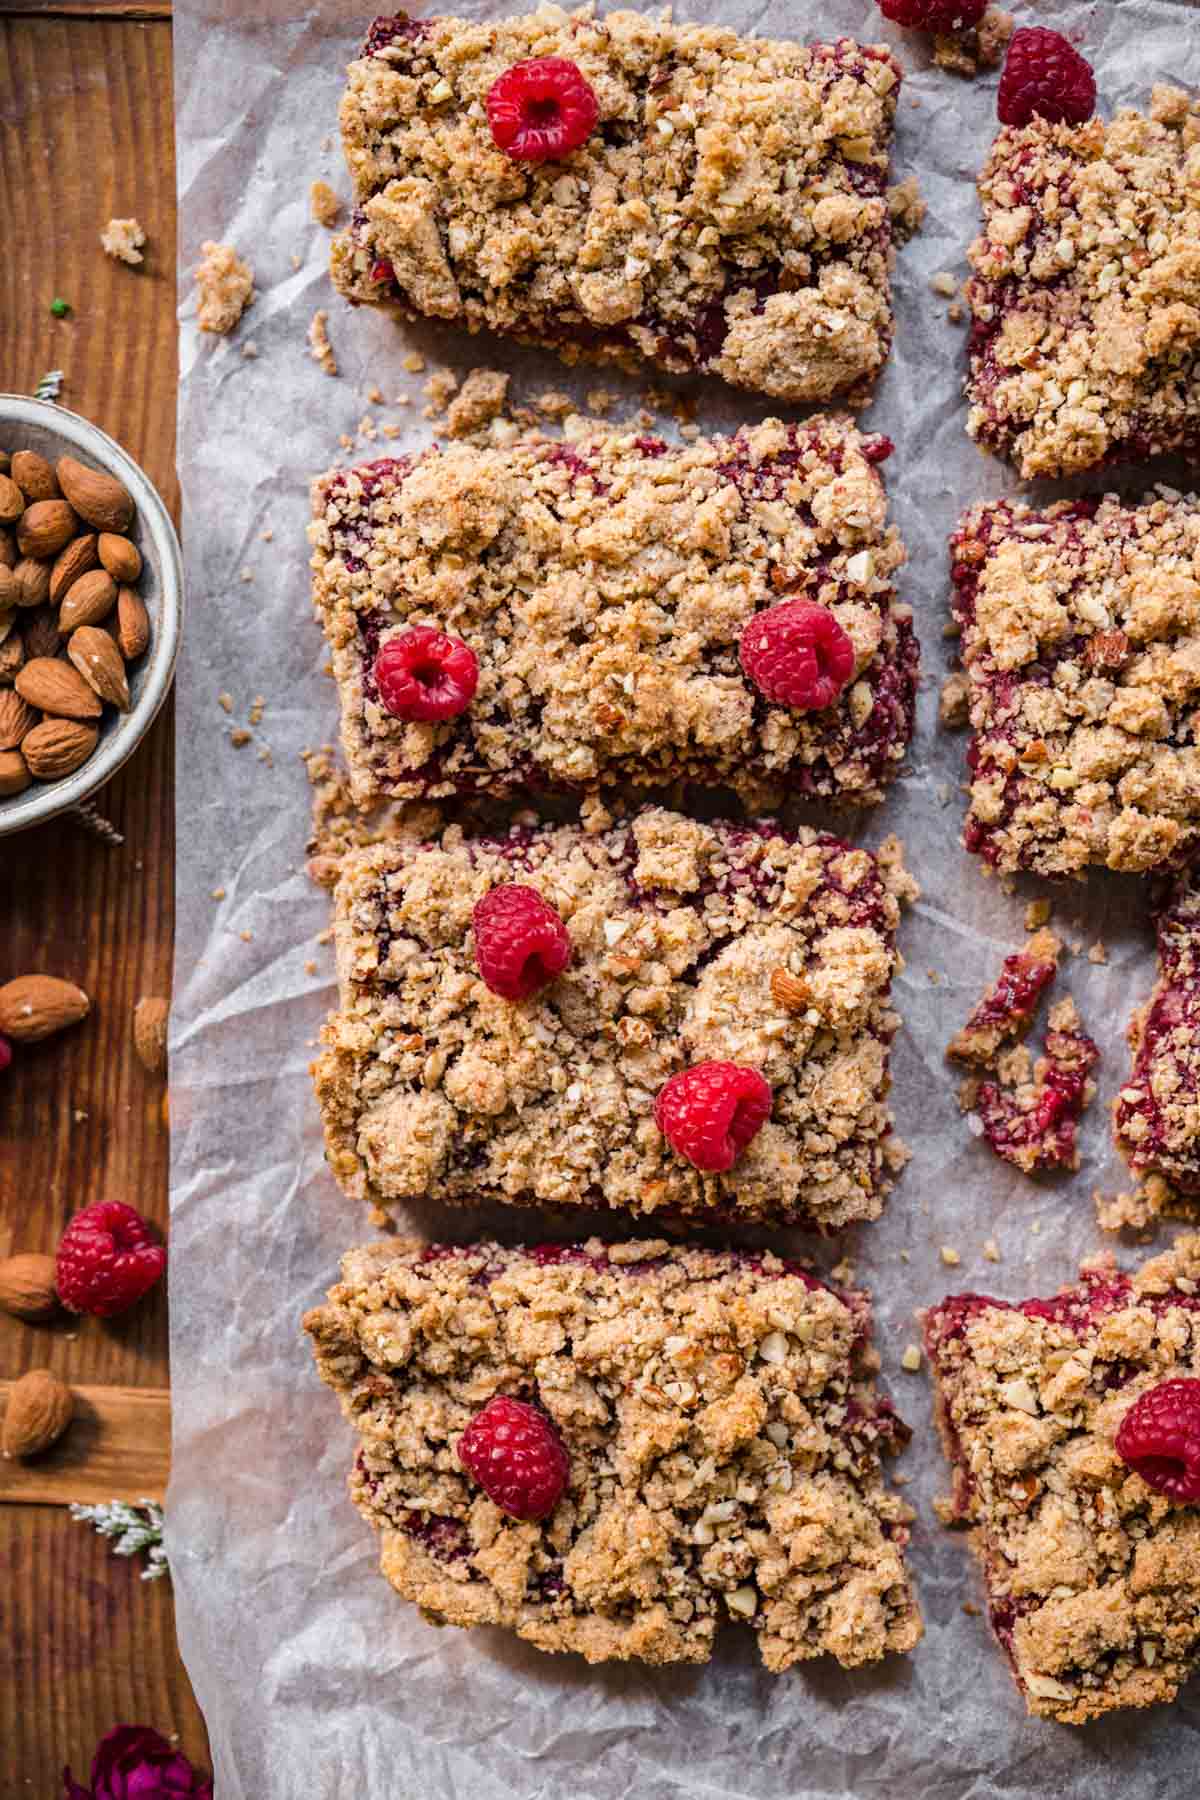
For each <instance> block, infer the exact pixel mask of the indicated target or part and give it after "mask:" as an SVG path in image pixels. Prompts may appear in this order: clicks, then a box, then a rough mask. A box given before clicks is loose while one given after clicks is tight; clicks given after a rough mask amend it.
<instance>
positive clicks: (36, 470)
mask: <svg viewBox="0 0 1200 1800" xmlns="http://www.w3.org/2000/svg"><path fill="white" fill-rule="evenodd" d="M8 472H9V474H10V475H11V476H12V478H13V480H14V481H15V482H16V484H17V486H18V487H19V488H20V490H21V492H22V493H23V494H24V496H25V498H26V499H27V500H57V499H58V477H57V475H56V474H55V473H54V470H53V469H52V468H51V467H50V464H49V463H48V462H47V461H46V459H45V457H44V456H39V455H38V453H37V451H36V450H14V451H13V459H12V464H11V467H10V468H9V471H8Z"/></svg>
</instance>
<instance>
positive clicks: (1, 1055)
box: [0, 1037, 12, 1075]
mask: <svg viewBox="0 0 1200 1800" xmlns="http://www.w3.org/2000/svg"><path fill="white" fill-rule="evenodd" d="M11 1061H12V1045H11V1044H10V1043H9V1041H8V1039H7V1038H6V1037H0V1075H3V1073H4V1071H5V1069H7V1067H8V1065H9V1063H10V1062H11Z"/></svg>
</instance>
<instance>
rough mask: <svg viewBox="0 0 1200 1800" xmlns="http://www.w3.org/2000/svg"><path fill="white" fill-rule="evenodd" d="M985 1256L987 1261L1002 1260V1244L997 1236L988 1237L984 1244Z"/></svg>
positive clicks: (996, 1261) (995, 1261)
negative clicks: (996, 1238) (997, 1240)
mask: <svg viewBox="0 0 1200 1800" xmlns="http://www.w3.org/2000/svg"><path fill="white" fill-rule="evenodd" d="M983 1258H984V1261H985V1262H990V1263H998V1262H999V1261H1000V1246H999V1244H998V1243H997V1242H996V1240H995V1238H988V1239H987V1241H986V1242H985V1244H984V1246H983Z"/></svg>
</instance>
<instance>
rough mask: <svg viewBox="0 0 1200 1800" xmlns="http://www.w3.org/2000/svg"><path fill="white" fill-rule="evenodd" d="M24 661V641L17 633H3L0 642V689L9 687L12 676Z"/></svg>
mask: <svg viewBox="0 0 1200 1800" xmlns="http://www.w3.org/2000/svg"><path fill="white" fill-rule="evenodd" d="M24 661H25V640H24V639H23V638H22V636H21V633H20V632H19V631H8V632H5V633H4V636H3V640H2V641H0V687H10V686H11V685H12V679H13V676H14V675H15V674H16V672H17V670H18V669H19V668H20V667H21V664H22V663H23V662H24Z"/></svg>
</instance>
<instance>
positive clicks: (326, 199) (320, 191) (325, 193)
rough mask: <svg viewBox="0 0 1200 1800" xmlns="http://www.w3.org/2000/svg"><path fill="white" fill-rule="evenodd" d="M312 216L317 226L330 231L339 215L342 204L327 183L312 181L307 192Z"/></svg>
mask: <svg viewBox="0 0 1200 1800" xmlns="http://www.w3.org/2000/svg"><path fill="white" fill-rule="evenodd" d="M308 199H309V205H310V206H311V208H312V216H313V218H314V219H315V220H316V222H317V224H318V225H324V226H325V227H326V229H327V230H329V231H332V230H333V227H334V226H335V225H336V224H337V222H338V218H339V216H340V214H341V210H342V203H341V201H340V200H339V199H338V197H337V195H336V194H335V193H334V191H333V189H332V188H331V187H330V185H329V183H328V182H327V181H314V182H313V184H312V186H311V187H310V188H309V190H308Z"/></svg>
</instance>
